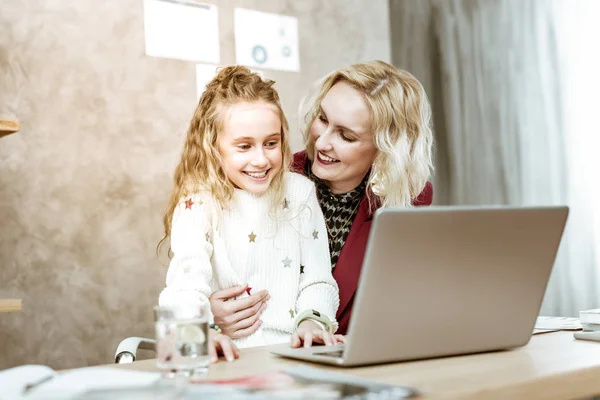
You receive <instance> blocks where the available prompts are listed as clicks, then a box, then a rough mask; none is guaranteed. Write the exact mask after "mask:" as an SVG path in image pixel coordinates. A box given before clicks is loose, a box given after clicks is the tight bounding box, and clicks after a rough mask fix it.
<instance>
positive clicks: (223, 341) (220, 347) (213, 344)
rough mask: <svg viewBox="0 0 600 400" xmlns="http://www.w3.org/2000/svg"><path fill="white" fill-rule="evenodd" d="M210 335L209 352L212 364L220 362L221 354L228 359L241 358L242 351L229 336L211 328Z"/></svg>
mask: <svg viewBox="0 0 600 400" xmlns="http://www.w3.org/2000/svg"><path fill="white" fill-rule="evenodd" d="M208 337H209V340H208V354H209V355H210V363H211V364H214V363H216V362H218V361H219V356H224V357H225V359H226V360H227V361H233V360H235V359H237V358H240V351H239V350H238V348H237V346H236V345H235V343H233V340H231V338H230V337H229V336H226V335H223V334H221V333H219V332H217V331H215V330H214V329H210V331H209V333H208Z"/></svg>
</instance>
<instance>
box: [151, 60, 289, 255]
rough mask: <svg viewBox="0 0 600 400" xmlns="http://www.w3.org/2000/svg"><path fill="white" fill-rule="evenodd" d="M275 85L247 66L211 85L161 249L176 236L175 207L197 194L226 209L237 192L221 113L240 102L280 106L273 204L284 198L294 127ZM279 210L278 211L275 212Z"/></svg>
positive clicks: (223, 73)
mask: <svg viewBox="0 0 600 400" xmlns="http://www.w3.org/2000/svg"><path fill="white" fill-rule="evenodd" d="M274 83H275V82H274V81H272V80H269V79H266V80H265V79H262V78H261V77H260V75H258V74H256V73H253V72H251V71H250V70H249V69H248V68H246V67H243V66H229V67H224V68H221V69H220V70H219V71H218V73H217V75H216V76H215V77H214V78H213V79H212V80H211V81H210V82H209V83H208V84H207V85H206V90H205V91H204V93H203V94H202V96H201V97H200V101H199V102H198V106H197V107H196V110H195V111H194V115H193V117H192V120H191V122H190V125H189V128H188V131H187V136H186V140H185V144H184V146H183V152H182V154H181V159H180V161H179V163H178V165H177V167H176V168H175V175H174V187H173V190H172V191H171V195H170V198H169V201H168V205H167V208H166V211H165V214H164V217H163V225H164V230H165V236H164V237H163V238H162V240H161V241H160V242H159V244H158V247H157V253H159V249H160V247H161V245H162V244H163V243H164V242H165V240H166V239H167V238H168V237H169V236H170V235H171V221H172V219H173V213H174V212H175V208H176V207H177V205H178V204H179V202H180V201H181V199H182V198H184V197H187V196H189V195H191V194H194V193H199V192H208V193H210V194H211V196H212V197H213V198H214V199H215V200H216V201H217V203H218V204H219V206H220V207H222V208H226V207H227V205H228V202H229V200H230V199H231V197H232V195H233V193H234V186H233V184H232V183H231V181H230V180H229V178H228V177H227V173H226V171H225V168H224V166H223V163H222V159H221V155H220V153H219V149H218V145H217V138H218V135H219V132H221V131H222V130H223V119H222V118H221V114H222V113H223V110H224V109H225V108H226V107H227V106H228V105H232V104H235V103H238V102H256V101H263V102H266V103H269V104H272V105H273V106H275V108H276V109H277V110H278V113H279V119H280V121H281V151H282V161H283V162H282V168H281V169H280V170H279V171H278V172H277V174H276V175H275V176H274V177H273V180H272V182H271V186H270V189H269V193H270V197H271V204H273V205H274V204H280V203H281V202H282V201H283V199H284V192H285V187H284V175H285V173H286V172H287V171H288V170H289V165H290V163H291V160H292V153H291V149H290V146H289V130H288V122H287V119H286V118H285V115H284V113H283V109H282V108H281V103H280V100H279V95H278V93H277V91H276V90H275V88H274V87H273V85H274ZM271 208H272V209H274V207H271Z"/></svg>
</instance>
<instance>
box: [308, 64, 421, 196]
mask: <svg viewBox="0 0 600 400" xmlns="http://www.w3.org/2000/svg"><path fill="white" fill-rule="evenodd" d="M338 82H346V83H347V84H349V85H350V86H351V87H353V88H354V89H356V90H357V91H358V92H360V93H361V94H362V96H363V97H364V99H365V101H366V103H367V105H368V107H369V108H370V111H371V121H370V122H371V132H373V140H374V143H375V146H376V148H377V149H378V152H377V155H376V156H375V159H374V161H373V166H372V168H371V174H370V176H369V178H368V184H367V185H368V188H369V189H370V190H367V193H371V192H372V193H374V194H375V195H376V196H377V199H371V200H377V201H378V202H379V204H380V205H381V206H382V207H395V206H402V207H410V206H411V205H412V202H413V200H414V199H415V198H416V197H417V196H418V195H419V194H420V193H421V192H422V191H423V189H424V188H425V185H426V184H427V181H428V180H429V178H430V175H431V171H432V170H433V163H432V147H433V132H432V129H431V107H430V105H429V100H428V99H427V95H426V94H425V90H424V89H423V86H422V85H421V83H420V82H419V81H418V80H417V79H416V78H415V77H414V76H413V75H411V74H410V73H408V72H406V71H403V70H400V69H398V68H396V67H394V66H393V65H390V64H388V63H386V62H383V61H370V62H366V63H360V64H354V65H351V66H350V67H348V68H343V69H339V70H336V71H334V72H332V73H330V74H329V75H327V76H326V77H324V78H323V79H322V80H320V81H319V82H317V84H316V85H315V87H314V89H313V93H312V95H309V96H307V97H306V98H305V99H304V100H303V102H302V104H301V106H300V113H299V115H300V116H304V119H303V121H301V123H300V126H301V127H303V129H302V134H303V135H304V143H305V146H306V150H307V154H308V157H309V158H310V159H311V160H312V157H313V154H314V145H315V143H314V138H313V137H312V136H311V134H310V128H311V126H312V124H313V122H314V121H315V118H317V116H318V114H319V110H320V107H321V101H322V100H323V98H324V97H325V95H326V94H327V92H329V90H330V89H331V88H332V87H333V85H335V84H336V83H338Z"/></svg>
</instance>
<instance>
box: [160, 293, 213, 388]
mask: <svg viewBox="0 0 600 400" xmlns="http://www.w3.org/2000/svg"><path fill="white" fill-rule="evenodd" d="M154 326H155V331H156V353H157V354H156V355H157V358H158V359H157V361H156V366H157V368H158V369H159V370H160V371H161V372H162V374H163V377H166V378H174V377H177V376H183V377H185V378H190V377H192V376H198V375H200V376H201V375H204V374H206V372H207V371H208V366H209V364H210V357H209V354H208V306H205V305H199V304H179V305H169V306H157V307H155V308H154Z"/></svg>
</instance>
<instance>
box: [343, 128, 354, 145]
mask: <svg viewBox="0 0 600 400" xmlns="http://www.w3.org/2000/svg"><path fill="white" fill-rule="evenodd" d="M340 137H341V138H342V140H344V141H346V142H350V143H352V142H354V141H355V139H353V138H351V137H349V136H347V135H346V134H345V133H344V131H341V132H340Z"/></svg>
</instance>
